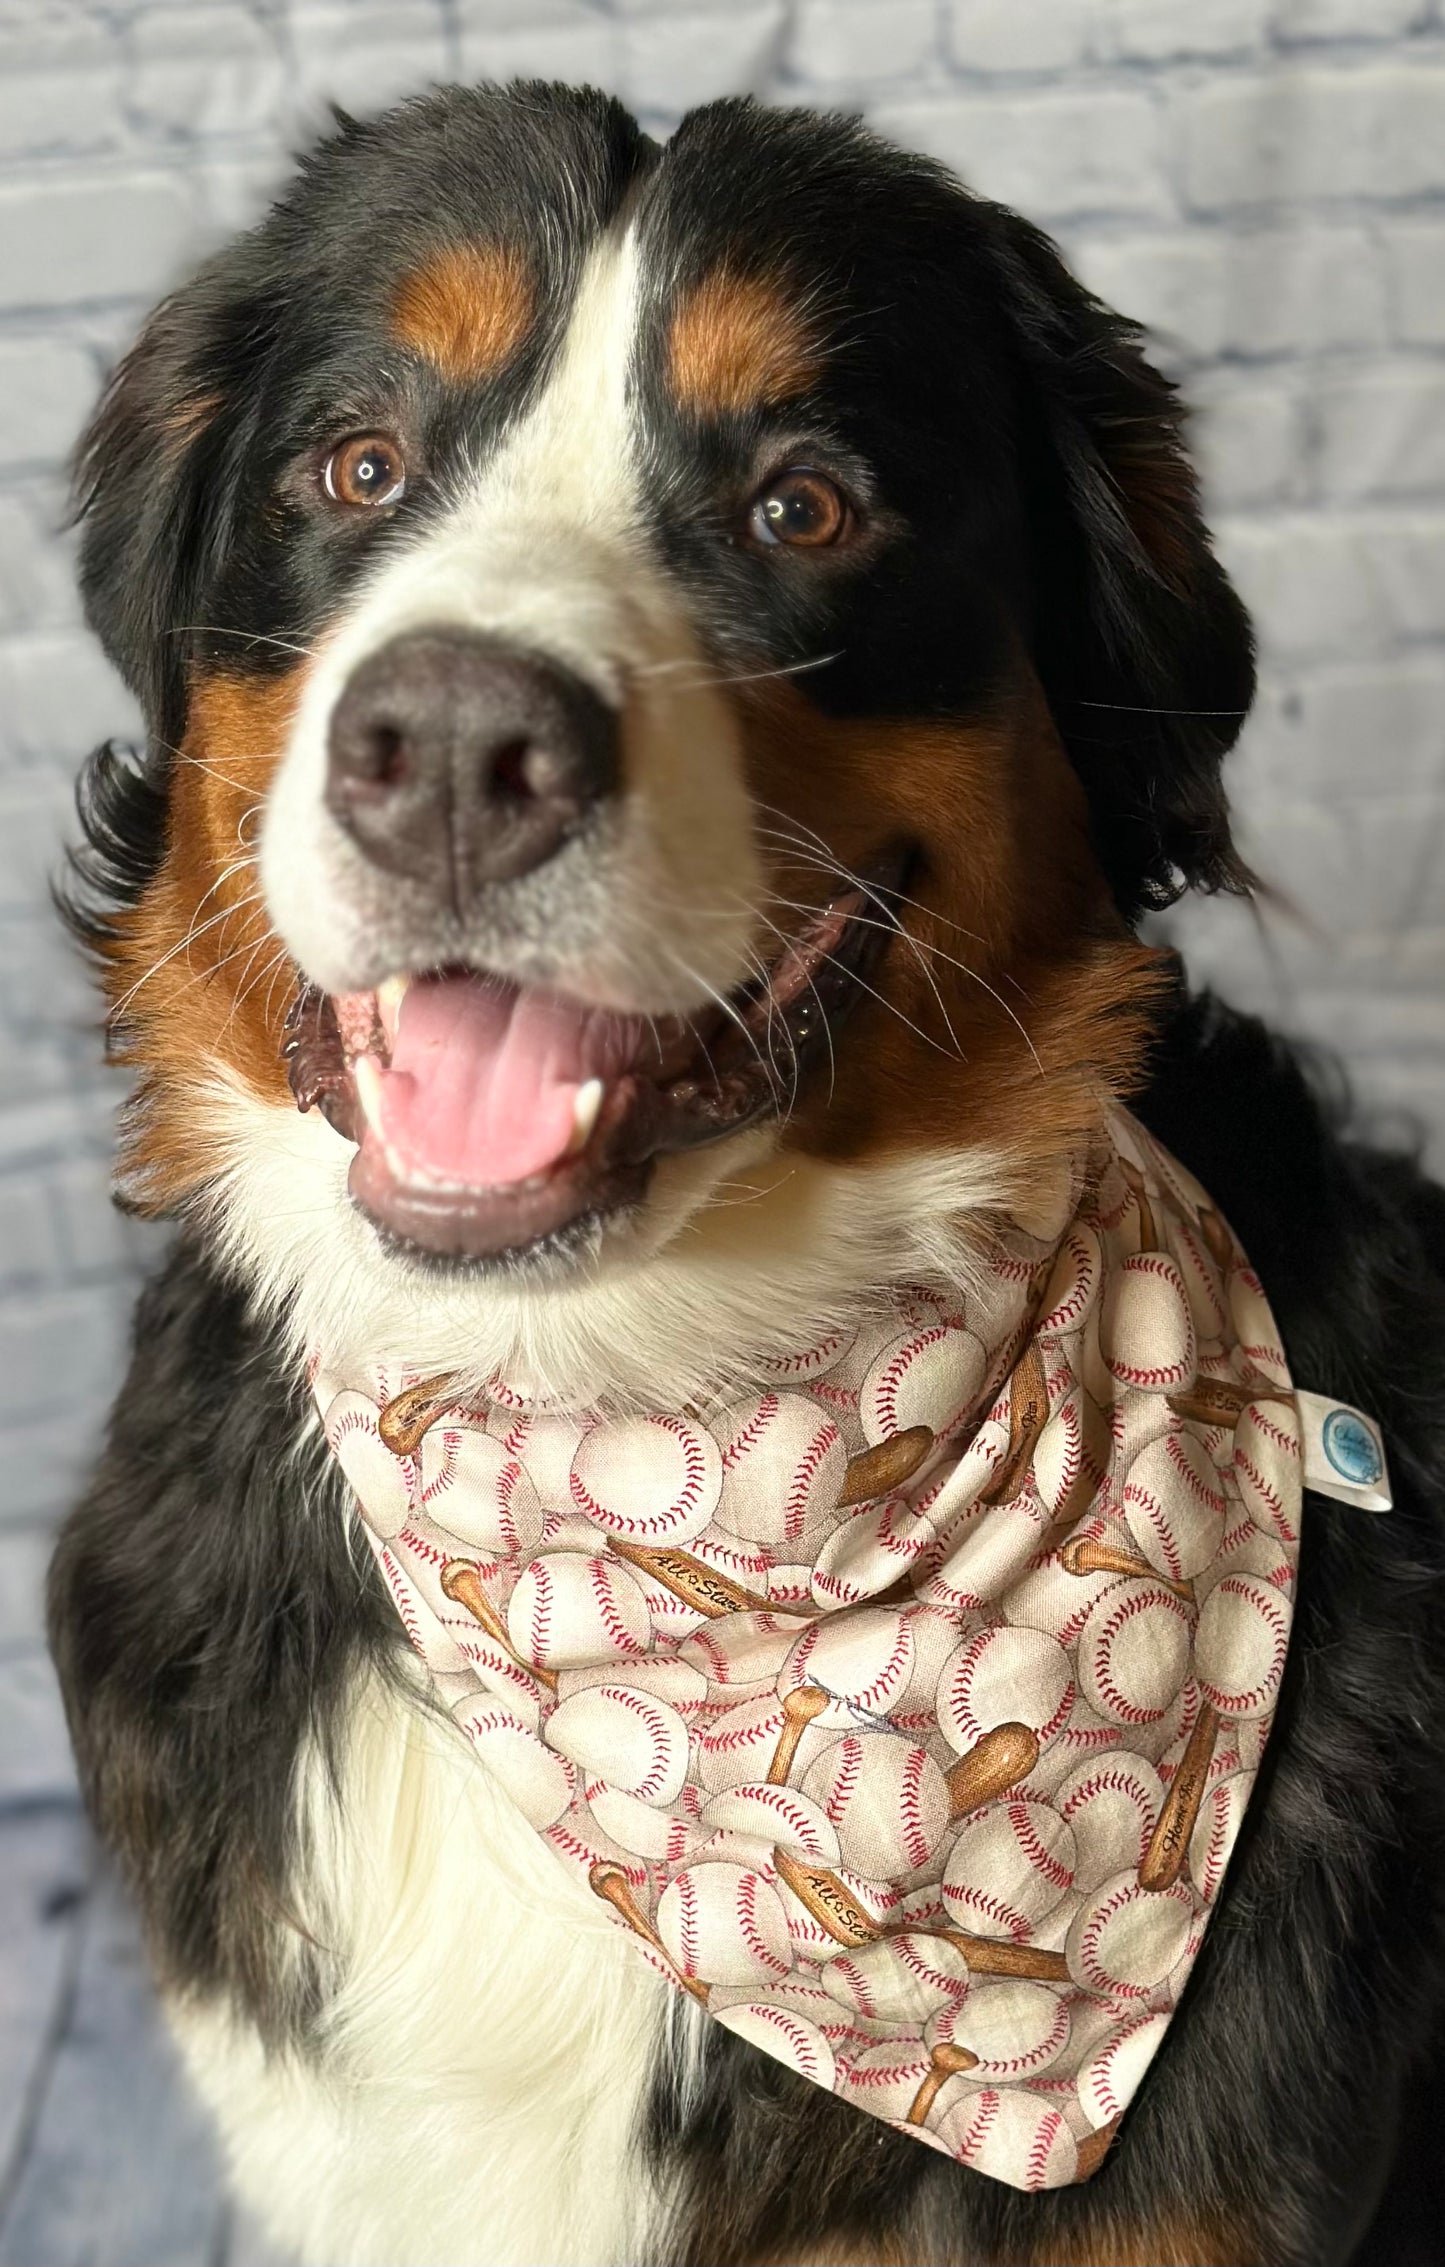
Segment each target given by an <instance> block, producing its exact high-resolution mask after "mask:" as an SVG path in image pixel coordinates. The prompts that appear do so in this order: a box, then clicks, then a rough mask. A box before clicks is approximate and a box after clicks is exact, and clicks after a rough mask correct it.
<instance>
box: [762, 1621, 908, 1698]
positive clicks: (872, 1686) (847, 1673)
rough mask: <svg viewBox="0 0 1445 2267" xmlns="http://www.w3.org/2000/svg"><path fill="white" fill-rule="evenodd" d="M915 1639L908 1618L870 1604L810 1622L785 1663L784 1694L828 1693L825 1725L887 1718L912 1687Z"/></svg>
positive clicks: (781, 1684)
mask: <svg viewBox="0 0 1445 2267" xmlns="http://www.w3.org/2000/svg"><path fill="white" fill-rule="evenodd" d="M912 1665H913V1640H912V1638H911V1637H910V1635H909V1631H908V1624H907V1622H906V1621H905V1620H904V1618H903V1616H902V1614H898V1613H893V1612H891V1611H890V1610H889V1608H887V1607H886V1606H865V1607H861V1608H859V1609H857V1610H856V1611H854V1612H853V1613H850V1614H843V1615H840V1616H839V1617H838V1618H837V1619H836V1620H834V1621H815V1622H810V1623H809V1624H808V1627H807V1628H806V1629H805V1630H804V1632H803V1634H802V1636H801V1637H800V1638H798V1639H797V1641H796V1642H795V1644H794V1645H793V1647H792V1650H791V1651H790V1653H789V1654H788V1657H787V1659H786V1661H785V1662H784V1663H783V1667H782V1671H781V1673H780V1675H779V1677H778V1690H779V1692H780V1693H788V1692H796V1691H797V1690H798V1689H799V1688H800V1687H801V1686H803V1685H815V1686H817V1687H818V1688H819V1689H820V1690H822V1691H823V1692H825V1693H826V1694H827V1695H828V1702H829V1705H828V1709H827V1712H826V1715H825V1716H824V1717H823V1718H822V1719H820V1721H824V1722H829V1723H833V1724H835V1725H849V1724H852V1723H854V1722H855V1721H856V1720H857V1718H858V1717H859V1716H860V1715H861V1716H885V1715H886V1714H887V1713H888V1710H889V1709H890V1708H891V1707H892V1706H893V1704H894V1702H895V1701H896V1700H897V1699H898V1698H899V1696H900V1694H901V1693H902V1692H903V1690H904V1688H905V1687H906V1685H907V1683H908V1675H909V1670H910V1669H911V1668H912Z"/></svg>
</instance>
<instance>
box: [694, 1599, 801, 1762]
mask: <svg viewBox="0 0 1445 2267" xmlns="http://www.w3.org/2000/svg"><path fill="white" fill-rule="evenodd" d="M797 1641H798V1623H797V1621H796V1620H795V1619H794V1617H793V1616H792V1615H790V1614H772V1613H767V1612H756V1611H754V1612H750V1613H739V1614H722V1615H719V1617H718V1619H717V1620H716V1621H711V1622H708V1623H707V1624H706V1625H705V1626H704V1627H703V1628H702V1629H698V1630H694V1631H693V1634H692V1635H691V1637H688V1638H685V1639H684V1640H683V1642H682V1644H681V1645H680V1646H679V1647H678V1649H677V1657H678V1659H679V1660H680V1661H685V1662H686V1663H687V1664H688V1666H689V1667H690V1668H693V1669H696V1670H697V1672H698V1674H699V1675H700V1676H703V1677H705V1678H706V1679H707V1683H708V1686H709V1690H710V1697H711V1698H712V1699H714V1700H721V1701H738V1700H752V1699H755V1698H756V1696H757V1695H758V1694H759V1693H762V1692H766V1693H769V1694H772V1693H776V1691H777V1686H778V1676H779V1673H780V1671H781V1669H782V1666H783V1663H784V1662H785V1661H786V1660H787V1658H788V1655H789V1653H790V1652H791V1651H792V1649H793V1647H794V1646H795V1645H796V1643H797ZM759 1776H762V1774H759Z"/></svg>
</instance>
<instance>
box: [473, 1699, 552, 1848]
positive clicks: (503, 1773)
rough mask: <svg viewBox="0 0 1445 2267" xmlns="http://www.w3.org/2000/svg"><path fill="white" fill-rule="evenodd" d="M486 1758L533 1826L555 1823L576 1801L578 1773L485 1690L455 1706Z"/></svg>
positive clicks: (484, 1763)
mask: <svg viewBox="0 0 1445 2267" xmlns="http://www.w3.org/2000/svg"><path fill="white" fill-rule="evenodd" d="M452 1715H453V1717H454V1719H455V1720H456V1722H457V1723H458V1724H459V1725H460V1726H461V1728H462V1730H463V1731H464V1732H465V1733H466V1735H467V1738H468V1739H469V1740H470V1741H471V1743H472V1746H473V1747H474V1748H475V1749H476V1751H477V1754H478V1756H479V1757H480V1758H481V1762H482V1766H483V1769H484V1770H485V1771H486V1772H487V1773H488V1774H489V1776H490V1777H491V1778H493V1779H494V1780H495V1781H496V1783H497V1785H498V1786H499V1787H500V1788H501V1789H502V1791H503V1793H504V1794H505V1795H507V1796H508V1797H509V1798H510V1799H511V1801H512V1802H514V1803H515V1804H516V1806H517V1808H518V1810H519V1811H520V1812H521V1814H522V1816H523V1818H525V1819H526V1821H527V1824H528V1825H529V1826H536V1827H539V1828H540V1827H544V1826H551V1825H552V1824H553V1823H554V1821H555V1820H557V1819H559V1818H560V1817H561V1816H562V1813H563V1812H564V1811H565V1810H566V1808H567V1806H568V1804H569V1803H570V1802H571V1800H572V1773H571V1771H570V1770H569V1768H568V1766H567V1764H566V1763H565V1762H564V1761H563V1760H562V1758H561V1756H559V1755H553V1754H552V1753H551V1751H550V1749H548V1748H545V1747H544V1746H543V1745H542V1742H541V1741H540V1740H539V1739H538V1738H537V1735H536V1733H535V1732H534V1731H532V1730H531V1728H530V1727H529V1725H528V1724H527V1723H526V1721H525V1719H524V1718H523V1717H521V1716H520V1715H519V1714H518V1713H517V1711H516V1709H515V1708H512V1707H509V1706H508V1704H507V1702H506V1701H504V1700H493V1699H491V1698H489V1697H488V1696H487V1695H485V1694H478V1695H476V1696H475V1697H474V1698H473V1699H470V1700H464V1701H462V1702H461V1703H460V1704H459V1705H458V1706H457V1707H455V1708H454V1709H453V1710H452Z"/></svg>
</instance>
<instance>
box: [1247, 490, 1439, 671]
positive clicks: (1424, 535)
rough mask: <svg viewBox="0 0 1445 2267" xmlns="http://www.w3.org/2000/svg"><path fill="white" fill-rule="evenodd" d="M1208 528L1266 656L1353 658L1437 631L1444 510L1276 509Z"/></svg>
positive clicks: (1436, 632)
mask: <svg viewBox="0 0 1445 2267" xmlns="http://www.w3.org/2000/svg"><path fill="white" fill-rule="evenodd" d="M1217 534H1218V538H1219V547H1220V553H1221V556H1222V557H1223V559H1224V561H1225V564H1226V566H1227V567H1228V568H1229V570H1230V572H1231V574H1232V575H1233V576H1234V578H1235V580H1236V582H1237V583H1238V585H1239V589H1240V593H1241V596H1242V597H1243V598H1244V600H1245V603H1246V604H1247V605H1248V606H1249V607H1250V608H1251V610H1252V611H1253V613H1254V615H1255V618H1256V623H1257V626H1258V628H1259V631H1260V635H1261V643H1262V646H1263V649H1264V650H1265V652H1266V653H1267V654H1270V655H1273V656H1278V655H1294V654H1300V655H1307V654H1319V655H1321V656H1329V655H1337V654H1338V653H1340V652H1341V651H1344V652H1353V653H1356V654H1359V655H1361V657H1363V656H1365V655H1367V654H1374V653H1378V652H1380V651H1381V650H1382V649H1383V648H1385V647H1387V646H1388V645H1389V644H1390V643H1391V642H1392V641H1393V640H1394V639H1396V638H1398V637H1399V636H1400V635H1401V634H1403V635H1405V636H1440V635H1441V634H1442V633H1445V514H1441V515H1437V516H1436V517H1435V518H1433V519H1431V518H1429V517H1426V516H1424V515H1415V516H1410V515H1405V514H1399V515H1386V514H1384V513H1378V514H1369V515H1366V514H1363V513H1362V514H1360V515H1358V516H1356V517H1353V518H1349V519H1334V518H1326V517H1324V516H1323V515H1318V516H1317V515H1310V514H1290V515H1286V514H1278V515H1274V516H1271V518H1269V519H1268V520H1267V521H1262V522H1255V521H1250V520H1240V519H1235V520H1221V522H1220V523H1219V526H1218V529H1217Z"/></svg>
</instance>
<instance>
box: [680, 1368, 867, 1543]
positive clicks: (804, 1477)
mask: <svg viewBox="0 0 1445 2267" xmlns="http://www.w3.org/2000/svg"><path fill="white" fill-rule="evenodd" d="M712 1423H713V1430H714V1432H715V1433H716V1435H717V1439H718V1443H719V1447H720V1450H721V1454H722V1493H721V1495H720V1496H719V1498H718V1503H717V1523H718V1525H719V1527H725V1528H726V1529H727V1531H728V1533H729V1534H730V1535H739V1536H741V1537H743V1538H744V1540H746V1541H751V1542H758V1543H767V1544H769V1545H771V1546H774V1547H775V1548H777V1549H778V1550H779V1551H781V1552H783V1555H785V1556H787V1557H789V1558H801V1557H802V1556H804V1552H803V1551H802V1550H801V1549H800V1548H799V1546H800V1545H801V1544H803V1542H804V1539H805V1538H806V1537H808V1536H809V1535H811V1534H812V1533H813V1532H814V1531H815V1530H816V1529H817V1528H818V1527H819V1526H821V1525H822V1524H823V1523H824V1522H825V1521H827V1520H828V1519H830V1518H831V1517H832V1514H833V1510H834V1507H835V1505H836V1504H837V1501H838V1496H839V1492H840V1490H841V1489H842V1486H843V1475H844V1472H845V1471H846V1470H847V1467H848V1451H847V1450H846V1449H845V1448H844V1446H843V1436H842V1434H841V1433H840V1432H839V1430H838V1427H837V1425H836V1423H835V1422H834V1420H833V1418H832V1417H830V1416H828V1415H827V1414H826V1413H825V1412H824V1411H823V1410H821V1409H819V1407H818V1405H817V1403H816V1402H814V1401H810V1400H808V1399H807V1397H806V1396H805V1395H804V1394H801V1393H762V1394H757V1395H755V1396H754V1398H753V1399H752V1400H751V1401H744V1402H740V1403H737V1404H735V1406H734V1407H732V1408H731V1409H725V1410H723V1411H721V1412H720V1413H719V1414H718V1415H717V1416H716V1417H714V1419H713V1421H712ZM784 1547H786V1548H784Z"/></svg>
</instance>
